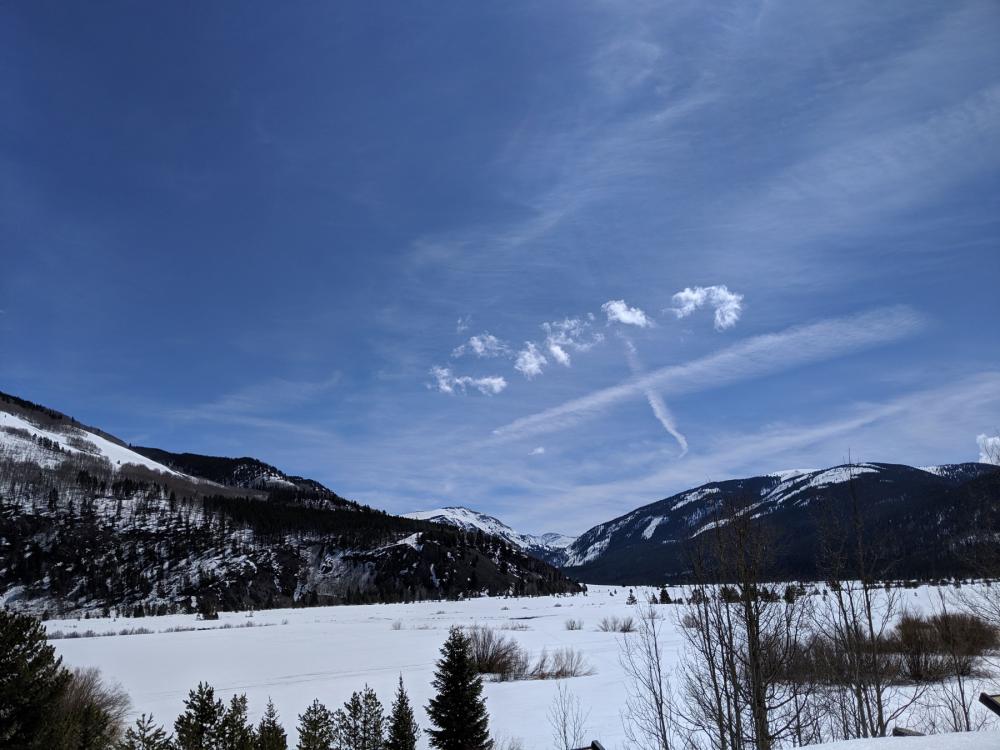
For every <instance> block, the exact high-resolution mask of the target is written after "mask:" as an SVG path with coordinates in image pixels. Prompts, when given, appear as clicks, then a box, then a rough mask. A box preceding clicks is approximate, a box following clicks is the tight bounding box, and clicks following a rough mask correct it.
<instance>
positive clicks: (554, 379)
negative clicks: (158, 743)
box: [0, 0, 1000, 533]
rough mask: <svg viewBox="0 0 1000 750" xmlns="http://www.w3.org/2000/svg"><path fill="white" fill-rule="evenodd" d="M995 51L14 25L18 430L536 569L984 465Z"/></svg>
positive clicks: (191, 26) (350, 11)
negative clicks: (497, 531) (953, 467)
mask: <svg viewBox="0 0 1000 750" xmlns="http://www.w3.org/2000/svg"><path fill="white" fill-rule="evenodd" d="M998 36H1000V5H998V4H997V3H995V2H951V3H939V2H906V3H881V4H876V5H872V4H871V3H860V2H859V3H852V2H837V3H828V2H802V1H801V0H795V1H794V2H793V1H788V2H763V3H753V2H745V1H744V0H740V1H739V2H730V3H726V2H711V3H705V2H671V3H646V2H636V3H613V2H580V3H567V2H548V3H536V2H531V3H527V2H525V3H520V2H511V3H495V4H486V3H464V2H463V3H440V2H434V3H417V2H407V3H399V4H396V3H381V4H377V6H376V5H375V4H369V3H300V4H295V5H294V6H291V5H288V4H274V3H257V2H240V3H212V4H208V5H206V4H204V3H160V4H135V3H101V4H99V5H92V4H66V3H53V2H30V3H28V2H22V3H5V4H3V6H2V7H0V50H2V52H0V111H2V112H3V117H2V119H0V254H2V255H0V351H2V354H0V389H2V390H7V391H12V392H14V393H18V394H21V395H23V396H26V397H28V398H31V399H33V400H36V401H40V402H44V403H46V404H49V405H51V406H54V407H56V408H59V409H62V410H64V411H67V412H69V413H71V414H73V415H74V416H76V417H77V418H79V419H81V420H83V421H85V422H88V423H91V424H96V425H99V426H101V427H103V428H105V429H107V430H109V431H111V432H113V433H115V434H117V435H119V436H120V437H122V438H124V439H126V440H129V441H132V442H134V443H137V444H147V445H155V446H159V447H164V448H167V449H172V450H188V451H195V452H204V453H213V454H225V455H243V454H250V455H254V456H258V457H260V458H262V459H264V460H267V461H270V462H272V463H274V464H277V465H278V466H280V467H282V468H283V469H285V470H286V471H289V472H292V473H300V474H304V475H308V476H311V477H315V478H317V479H319V480H321V481H323V482H325V483H326V484H328V485H329V486H330V487H331V488H333V489H335V490H336V491H338V492H340V493H342V494H344V495H347V496H350V497H353V498H357V499H359V500H362V501H365V502H369V503H371V504H373V505H376V506H379V507H383V508H387V509H389V510H391V511H397V512H402V511H408V510H415V509H421V508H427V507H434V506H437V505H440V504H445V503H448V504H462V505H467V506H470V507H474V508H477V509H480V510H484V511H488V512H491V513H494V514H496V515H498V516H499V517H501V518H502V519H504V520H506V521H508V522H509V523H511V524H512V525H515V526H518V527H520V528H522V529H524V530H526V531H550V530H558V531H564V532H571V533H572V532H579V531H582V530H584V529H585V528H587V527H589V526H590V525H592V524H594V523H597V522H600V521H603V520H607V519H609V518H611V517H613V516H616V515H618V514H620V513H622V512H625V511H627V510H630V509H632V508H633V507H636V506H637V505H640V504H644V503H646V502H650V501H652V500H655V499H658V498H660V497H663V496H666V495H668V494H671V493H673V492H675V491H679V490H681V489H684V488H687V487H690V486H693V485H697V484H701V483H703V482H706V481H710V480H714V479H722V478H726V477H731V476H740V475H745V474H753V473H762V472H765V471H770V470H778V469H786V468H806V467H821V466H827V465H832V464H836V463H840V462H842V461H843V460H845V459H846V458H847V457H848V456H849V455H850V456H853V457H855V458H857V459H861V460H883V461H899V462H906V463H911V464H918V465H921V464H932V463H944V462H955V461H967V460H976V459H977V457H978V455H979V448H978V447H977V436H979V435H995V434H996V432H997V429H998V428H1000V346H998V345H1000V333H998V328H997V325H996V322H997V319H998V313H1000V302H998V300H1000V231H998V230H1000V210H998V209H1000V201H998V198H1000V171H998V167H1000V138H998V136H1000V46H998V45H997V44H996V39H997V38H998ZM543 360H544V361H543Z"/></svg>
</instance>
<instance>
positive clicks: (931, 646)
mask: <svg viewBox="0 0 1000 750" xmlns="http://www.w3.org/2000/svg"><path fill="white" fill-rule="evenodd" d="M938 646H939V643H938V638H937V633H936V632H935V630H934V626H933V625H932V624H931V623H930V621H929V620H926V619H925V618H923V617H920V616H919V615H909V614H906V615H903V616H902V617H901V618H900V619H899V623H898V624H897V625H896V630H895V632H894V634H893V637H892V639H891V640H890V644H889V647H890V648H891V649H892V650H893V651H895V652H897V653H899V654H901V655H902V659H903V667H904V668H905V670H906V675H907V676H908V677H909V678H910V679H911V680H914V681H916V682H923V681H927V680H938V679H941V678H942V677H943V676H944V674H945V673H946V672H947V666H946V665H945V663H944V659H943V658H942V657H941V655H940V654H939V653H938V651H939V648H938Z"/></svg>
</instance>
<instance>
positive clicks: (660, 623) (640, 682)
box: [619, 605, 675, 750]
mask: <svg viewBox="0 0 1000 750" xmlns="http://www.w3.org/2000/svg"><path fill="white" fill-rule="evenodd" d="M664 624H665V621H664V619H663V617H662V615H660V614H659V612H658V611H657V609H656V607H654V606H652V605H648V606H647V607H646V609H644V610H643V611H642V613H641V614H640V617H639V625H638V628H637V631H636V632H635V633H634V634H624V635H623V636H622V637H621V641H620V646H621V648H620V652H619V659H620V661H621V664H622V667H623V668H624V670H625V678H626V684H627V689H628V698H627V699H626V703H625V709H624V715H623V717H622V719H623V724H624V726H625V735H626V736H627V737H628V739H629V741H630V742H634V743H636V744H637V745H639V746H640V747H644V748H655V750H670V747H671V745H672V738H673V734H674V721H675V715H674V708H673V707H674V696H673V692H672V688H671V684H670V679H669V675H668V673H667V670H666V668H665V666H664V658H663V649H664V634H663V627H664Z"/></svg>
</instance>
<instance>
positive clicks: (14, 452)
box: [0, 396, 577, 614]
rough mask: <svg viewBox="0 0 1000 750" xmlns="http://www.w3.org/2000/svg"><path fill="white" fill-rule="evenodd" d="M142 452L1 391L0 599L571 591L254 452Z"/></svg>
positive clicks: (208, 603)
mask: <svg viewBox="0 0 1000 750" xmlns="http://www.w3.org/2000/svg"><path fill="white" fill-rule="evenodd" d="M144 451H145V453H146V455H143V454H141V453H139V452H136V451H133V450H132V449H130V448H129V447H128V446H127V445H125V444H124V443H122V442H121V441H118V440H116V439H114V438H113V437H112V436H109V435H106V434H104V433H99V432H98V431H96V430H92V429H91V428H84V427H83V426H82V425H80V424H79V423H77V422H76V421H75V420H72V419H70V418H69V417H66V416H65V415H61V414H59V413H58V412H55V411H53V410H51V409H46V408H44V407H38V406H36V405H34V404H31V403H30V402H27V401H23V400H21V399H16V398H14V397H10V396H4V397H3V400H2V401H0V601H2V602H3V603H5V604H6V605H8V606H11V607H14V608H16V609H22V610H29V611H35V612H39V613H44V612H48V613H50V614H55V613H62V614H67V613H73V612H101V611H111V610H114V611H116V612H119V613H125V614H145V613H163V612H174V611H190V610H194V609H201V610H204V611H208V612H210V611H211V610H213V609H215V608H223V609H235V608H247V607H276V606H292V605H300V604H301V605H313V604H337V603H346V602H350V603H360V602H373V601H401V600H419V599H426V598H438V597H460V596H474V595H477V594H481V593H490V594H504V593H508V592H509V593H518V594H539V593H554V592H561V591H571V590H576V589H577V585H576V584H574V583H572V582H571V581H569V580H568V579H566V578H565V577H564V576H563V575H562V574H561V573H559V572H558V571H557V570H556V569H554V568H552V567H551V566H549V565H546V564H545V563H543V562H540V561H538V560H536V559H534V558H531V557H529V556H527V555H525V554H524V553H523V552H521V551H520V550H517V549H515V548H514V547H512V546H511V545H510V544H508V543H506V542H504V541H503V540H500V539H498V538H495V537H491V536H488V535H486V534H482V533H465V532H463V531H461V530H457V529H452V528H448V527H443V526H440V525H437V524H431V523H427V522H422V521H417V520H412V519H406V518H401V517H397V516H391V515H388V514H386V513H384V512H381V511H377V510H373V509H371V508H368V507H366V506H362V505H359V504H357V503H352V502H349V501H347V500H344V499H343V498H340V497H339V496H337V495H336V494H335V493H333V492H332V491H330V490H328V489H327V488H325V487H323V486H322V485H319V484H318V483H315V482H311V481H309V480H303V479H301V478H297V477H287V476H286V475H284V474H283V473H281V472H279V471H278V470H277V469H274V467H269V466H267V465H266V464H264V463H263V462H257V461H255V460H253V459H238V460H237V459H213V457H194V459H190V458H185V456H189V455H190V454H167V453H165V452H156V451H152V450H150V449H144ZM178 456H179V458H178ZM156 459H163V460H164V461H166V462H167V463H160V461H157V460H156ZM133 462H134V463H133ZM233 462H235V463H233ZM198 466H208V467H209V468H213V469H217V468H219V467H227V466H228V467H230V468H233V467H239V466H251V467H255V468H260V467H265V469H266V470H267V471H266V472H265V473H267V474H268V475H269V480H268V481H259V480H260V474H253V472H251V473H250V474H247V475H245V476H243V479H244V480H245V482H246V485H247V486H241V485H240V484H238V479H239V477H237V479H234V480H233V481H227V482H225V483H223V482H215V481H210V480H208V479H205V478H203V477H199V476H195V475H194V471H195V470H197V467H198ZM185 470H187V471H185ZM271 470H273V471H271ZM188 472H190V473H188ZM218 478H222V477H218Z"/></svg>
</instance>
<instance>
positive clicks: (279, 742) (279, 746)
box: [254, 699, 288, 750]
mask: <svg viewBox="0 0 1000 750" xmlns="http://www.w3.org/2000/svg"><path fill="white" fill-rule="evenodd" d="M254 748H255V750H287V749H288V738H287V737H286V736H285V730H284V728H282V726H281V722H280V721H279V720H278V712H277V711H276V710H275V708H274V702H273V701H271V700H270V699H268V701H267V710H265V711H264V715H263V716H262V717H261V718H260V723H259V724H258V725H257V737H256V740H255V744H254Z"/></svg>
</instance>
